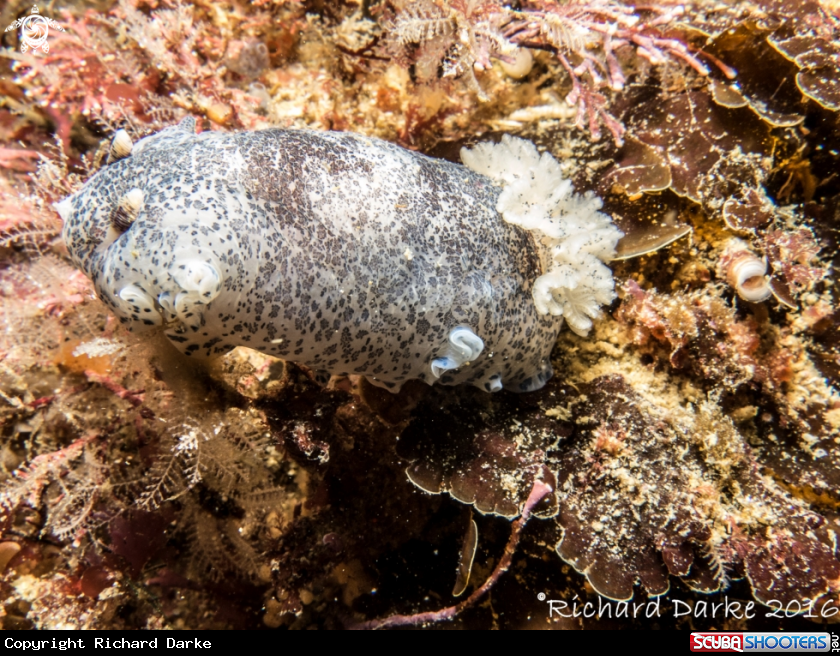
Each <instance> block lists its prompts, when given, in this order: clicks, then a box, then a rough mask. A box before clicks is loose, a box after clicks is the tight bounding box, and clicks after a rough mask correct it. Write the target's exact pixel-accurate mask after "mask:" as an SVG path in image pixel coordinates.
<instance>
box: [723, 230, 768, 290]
mask: <svg viewBox="0 0 840 656" xmlns="http://www.w3.org/2000/svg"><path fill="white" fill-rule="evenodd" d="M718 275H719V276H720V277H721V278H724V279H725V280H726V281H727V282H728V283H729V284H730V285H732V287H734V288H735V291H736V292H738V296H740V297H741V298H742V299H744V300H745V301H749V302H750V303H761V302H762V301H766V300H767V299H768V298H770V296H771V295H772V293H773V292H772V290H771V289H770V284H769V282H768V279H767V260H766V259H765V258H760V257H758V256H757V255H756V254H755V253H753V252H752V251H751V250H749V247H748V246H747V244H746V243H745V242H743V241H742V240H740V239H730V240H729V241H728V242H727V244H726V246H725V247H724V250H723V255H722V256H721V258H720V261H719V262H718Z"/></svg>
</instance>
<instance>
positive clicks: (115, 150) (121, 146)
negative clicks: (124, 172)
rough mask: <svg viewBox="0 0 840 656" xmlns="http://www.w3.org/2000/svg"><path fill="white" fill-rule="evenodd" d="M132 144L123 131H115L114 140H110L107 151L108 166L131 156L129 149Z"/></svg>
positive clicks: (126, 133)
mask: <svg viewBox="0 0 840 656" xmlns="http://www.w3.org/2000/svg"><path fill="white" fill-rule="evenodd" d="M133 146H134V144H132V143H131V137H129V136H128V132H126V131H125V130H117V132H116V134H115V135H114V138H113V139H111V146H110V148H109V149H108V164H111V163H112V162H116V161H117V160H120V159H123V158H125V157H128V156H129V155H131V149H132V147H133Z"/></svg>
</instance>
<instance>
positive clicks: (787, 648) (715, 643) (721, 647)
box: [691, 631, 833, 653]
mask: <svg viewBox="0 0 840 656" xmlns="http://www.w3.org/2000/svg"><path fill="white" fill-rule="evenodd" d="M832 647H833V640H832V636H831V635H829V634H828V633H794V632H791V633H752V632H744V633H735V632H723V631H714V632H711V631H710V632H708V633H692V634H691V651H706V652H708V651H712V652H796V653H802V652H812V651H815V652H824V651H829V650H830V649H832Z"/></svg>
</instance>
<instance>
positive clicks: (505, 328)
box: [58, 119, 611, 391]
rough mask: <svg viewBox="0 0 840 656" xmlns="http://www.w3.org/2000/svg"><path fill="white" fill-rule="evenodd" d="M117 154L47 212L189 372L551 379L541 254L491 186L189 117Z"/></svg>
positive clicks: (431, 166)
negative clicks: (208, 126)
mask: <svg viewBox="0 0 840 656" xmlns="http://www.w3.org/2000/svg"><path fill="white" fill-rule="evenodd" d="M121 139H122V140H123V141H124V138H122V136H121ZM126 150H130V154H129V155H127V156H123V155H122V153H123V152H124V151H126ZM120 151H121V153H120V157H119V158H116V157H115V158H114V159H115V161H113V162H111V163H109V164H108V165H107V166H106V167H104V168H103V169H102V170H100V171H99V172H97V173H96V174H95V175H94V176H93V177H92V178H91V179H90V180H89V181H88V183H87V184H86V185H85V186H84V187H83V188H82V189H81V190H80V191H79V192H78V193H76V194H74V195H73V196H71V197H70V198H68V199H66V200H65V201H63V202H62V203H60V204H59V205H58V208H59V211H60V213H61V215H62V217H63V218H64V220H65V227H64V238H65V241H66V243H67V246H68V249H69V251H70V253H71V256H72V258H73V260H74V261H75V263H76V264H77V265H78V266H79V267H80V268H81V269H82V270H83V271H84V272H85V273H86V274H87V275H88V276H89V277H90V278H91V279H92V280H93V283H94V285H95V288H96V291H97V293H98V295H99V296H100V298H101V299H102V300H103V301H104V302H105V303H107V304H108V305H109V306H110V307H111V308H112V309H113V310H114V312H115V313H116V314H117V315H118V316H119V317H120V319H121V320H122V321H124V322H127V323H129V324H131V325H132V327H136V326H143V325H149V326H162V327H163V329H164V331H165V333H166V335H167V336H168V337H169V339H170V340H171V341H172V342H173V343H174V344H175V345H176V346H177V347H178V348H179V349H180V350H181V351H183V352H184V353H186V354H187V355H191V356H193V357H196V356H201V357H210V356H214V355H218V354H223V353H224V352H226V351H228V350H229V349H231V348H233V347H235V346H238V345H243V346H248V347H251V348H254V349H257V350H259V351H263V352H266V353H269V354H272V355H275V356H278V357H280V358H284V359H288V360H292V361H295V362H300V363H303V364H305V365H307V366H309V367H312V368H313V369H315V370H318V371H324V372H329V373H357V374H364V375H365V376H368V377H369V378H370V379H371V380H372V381H373V382H374V383H376V384H380V385H384V386H386V387H391V388H396V387H399V386H400V385H401V384H402V383H403V382H404V381H406V380H409V379H420V380H425V381H427V382H430V383H431V382H435V381H438V382H441V383H444V384H457V383H464V382H469V383H472V384H474V385H477V386H479V387H481V388H483V389H486V390H488V391H495V390H496V389H500V388H501V387H502V386H504V387H505V388H508V389H513V390H516V391H527V390H531V389H536V388H538V387H541V386H542V385H543V384H544V382H545V381H546V380H547V379H548V378H549V377H550V375H551V366H550V363H549V354H550V352H551V349H552V346H553V345H554V342H555V339H556V336H557V333H558V331H559V330H560V328H561V325H562V319H561V318H560V316H557V315H556V313H550V314H549V313H540V312H539V311H538V309H537V307H536V306H535V303H534V300H533V298H532V292H533V287H534V284H535V281H536V280H537V279H538V278H539V277H540V276H541V275H542V273H543V267H544V264H543V263H542V260H541V258H544V254H541V252H540V247H539V246H538V244H537V239H536V237H535V235H534V233H533V232H531V231H529V230H526V229H523V228H522V227H520V226H517V225H514V224H513V223H510V222H508V221H505V220H502V218H501V216H500V214H499V212H498V211H497V207H496V206H497V203H498V201H499V197H500V194H501V192H502V188H500V186H499V185H498V184H496V183H495V182H494V180H493V179H491V178H490V177H487V176H485V175H480V174H478V173H476V172H474V171H472V170H470V169H469V168H466V167H464V166H459V165H457V164H452V163H448V162H444V161H438V160H434V159H431V158H428V157H425V156H422V155H418V154H415V153H412V152H409V151H406V150H404V149H401V148H399V147H397V146H394V145H392V144H389V143H386V142H382V141H379V140H376V139H371V138H367V137H363V136H359V135H354V134H348V133H324V132H311V131H305V130H275V129H271V130H264V131H258V132H243V133H236V134H232V133H219V132H205V133H202V134H195V126H194V122H193V121H192V120H191V119H188V120H186V121H184V122H182V123H181V124H180V125H178V126H175V127H172V128H167V129H166V130H163V131H161V132H159V133H158V134H155V135H152V136H150V137H147V138H145V139H142V140H140V141H139V142H137V143H136V144H134V146H133V148H131V146H130V144H129V145H128V146H126V145H125V144H124V143H123V144H120ZM610 285H611V278H610Z"/></svg>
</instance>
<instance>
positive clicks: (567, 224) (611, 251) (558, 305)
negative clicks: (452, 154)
mask: <svg viewBox="0 0 840 656" xmlns="http://www.w3.org/2000/svg"><path fill="white" fill-rule="evenodd" d="M461 160H462V161H463V162H464V164H465V165H466V166H468V167H469V168H471V169H472V170H473V171H475V172H476V173H481V174H482V175H486V176H487V177H489V178H492V179H493V180H495V181H496V182H497V183H498V184H500V185H501V186H502V193H501V194H500V195H499V200H498V202H497V203H496V209H497V210H498V212H499V214H501V215H502V217H503V218H504V220H505V221H507V222H508V223H512V224H513V225H517V226H520V227H521V228H524V229H525V230H529V231H531V232H533V233H534V234H535V235H536V237H537V238H538V240H539V242H540V243H541V245H542V246H543V247H544V249H545V259H546V260H547V261H546V268H547V271H546V272H545V273H543V275H541V276H540V277H539V278H537V280H536V282H535V283H534V289H533V297H534V303H535V305H536V306H537V311H538V312H539V313H540V314H551V315H553V316H562V317H565V319H566V322H567V323H568V324H569V327H570V328H571V329H572V330H573V331H575V332H576V333H577V334H578V335H582V336H586V335H587V334H588V333H589V329H590V328H592V320H593V319H598V318H600V316H601V309H600V308H601V306H602V305H609V304H610V303H612V301H613V300H614V299H615V285H614V281H613V276H612V271H610V269H609V268H608V267H607V266H606V265H605V264H604V263H605V262H608V261H610V260H611V259H613V258H614V257H615V247H616V244H617V243H618V240H619V239H621V237H623V236H624V234H623V233H622V232H621V231H620V230H619V229H618V228H617V227H616V226H615V225H614V224H613V222H612V220H611V219H610V217H609V216H607V215H606V214H604V213H603V212H600V211H599V210H600V209H601V207H602V205H603V203H602V202H601V199H600V198H598V197H597V196H595V194H594V193H593V192H591V191H588V192H586V193H585V194H583V195H577V194H575V193H574V189H573V188H572V182H571V180H568V179H566V178H564V177H563V174H562V172H561V170H560V164H559V163H558V162H557V160H556V159H554V157H552V156H551V155H550V154H549V153H543V154H542V155H540V153H539V152H538V151H537V148H536V146H534V144H532V143H531V142H530V141H525V140H524V139H519V138H517V137H511V136H509V135H504V136H503V137H502V141H501V143H498V144H496V143H481V144H478V145H477V146H475V147H474V148H472V149H469V148H463V149H461Z"/></svg>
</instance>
